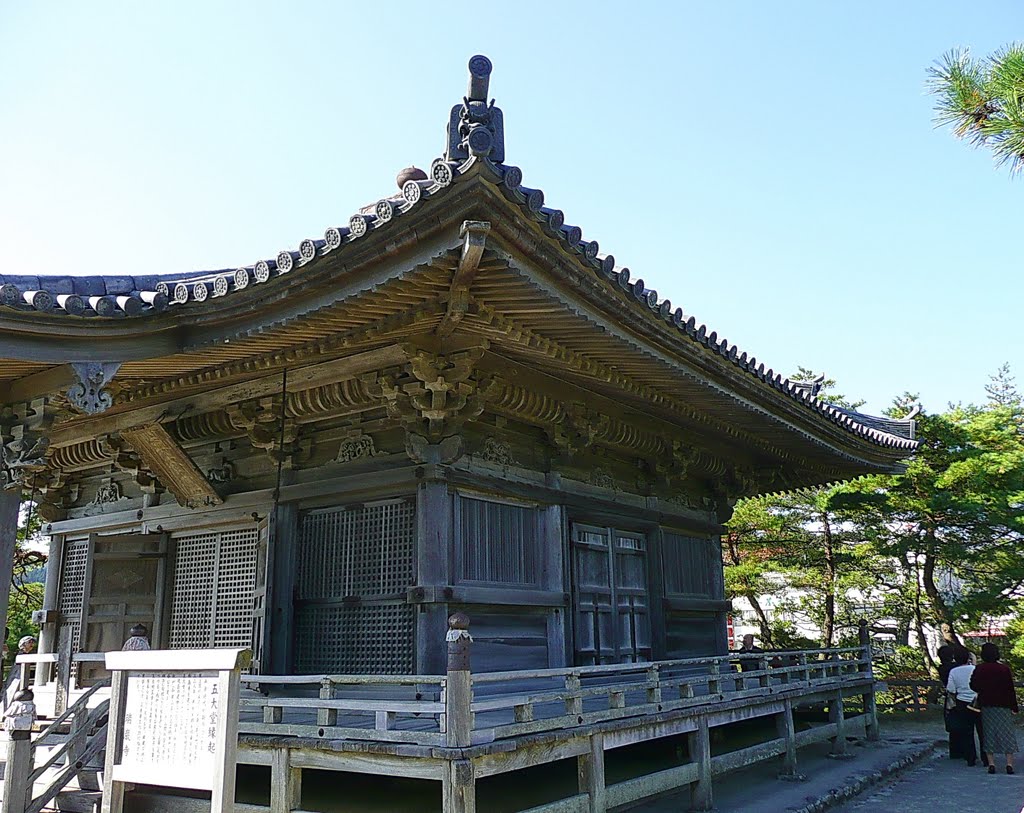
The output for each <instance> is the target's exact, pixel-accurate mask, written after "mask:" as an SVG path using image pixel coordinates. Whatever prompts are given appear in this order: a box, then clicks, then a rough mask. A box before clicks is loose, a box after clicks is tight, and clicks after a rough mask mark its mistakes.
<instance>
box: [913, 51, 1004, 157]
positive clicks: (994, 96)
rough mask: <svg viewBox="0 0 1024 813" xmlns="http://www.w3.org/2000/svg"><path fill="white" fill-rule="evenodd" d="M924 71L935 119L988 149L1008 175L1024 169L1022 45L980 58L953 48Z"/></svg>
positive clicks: (962, 137)
mask: <svg viewBox="0 0 1024 813" xmlns="http://www.w3.org/2000/svg"><path fill="white" fill-rule="evenodd" d="M928 73H929V79H928V85H929V89H930V91H931V92H932V93H933V94H934V95H935V96H936V97H937V100H936V104H935V122H936V124H937V125H939V126H951V127H952V128H953V133H954V135H956V137H957V138H961V139H964V140H965V141H967V142H968V143H970V144H972V145H973V146H976V147H985V148H988V149H991V150H992V154H993V156H994V157H995V159H996V163H997V164H998V165H1000V166H1002V165H1007V164H1008V165H1009V167H1010V172H1011V174H1015V173H1017V172H1020V171H1021V170H1022V169H1024V45H1021V44H1019V43H1013V44H1011V45H1007V46H1006V47H1004V48H1001V49H1000V50H998V51H996V52H995V53H993V54H991V55H990V56H988V57H985V58H984V59H972V58H971V52H970V50H969V49H966V48H965V49H956V50H953V51H950V52H949V53H947V54H945V55H944V56H943V57H942V58H941V59H940V60H938V61H937V62H936V63H935V65H934V66H933V67H932V68H930V69H929V71H928Z"/></svg>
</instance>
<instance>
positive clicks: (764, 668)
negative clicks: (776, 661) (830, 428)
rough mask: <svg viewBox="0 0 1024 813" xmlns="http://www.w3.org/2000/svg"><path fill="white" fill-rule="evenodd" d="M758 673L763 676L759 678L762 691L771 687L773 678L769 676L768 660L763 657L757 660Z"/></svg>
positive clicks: (758, 681) (758, 683)
mask: <svg viewBox="0 0 1024 813" xmlns="http://www.w3.org/2000/svg"><path fill="white" fill-rule="evenodd" d="M757 671H758V672H760V673H761V674H760V675H758V676H757V685H758V686H760V687H761V688H762V689H763V688H765V687H767V686H770V685H771V678H770V677H769V675H768V658H766V657H765V656H764V655H762V656H761V657H760V658H758V659H757Z"/></svg>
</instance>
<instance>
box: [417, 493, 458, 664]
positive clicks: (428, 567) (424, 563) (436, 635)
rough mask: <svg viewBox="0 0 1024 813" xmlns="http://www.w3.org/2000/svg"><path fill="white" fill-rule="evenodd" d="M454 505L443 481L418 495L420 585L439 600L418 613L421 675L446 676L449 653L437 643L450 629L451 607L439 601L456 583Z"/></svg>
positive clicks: (418, 659) (418, 564)
mask: <svg viewBox="0 0 1024 813" xmlns="http://www.w3.org/2000/svg"><path fill="white" fill-rule="evenodd" d="M452 503H453V500H452V495H451V494H449V493H448V484H447V483H446V482H444V481H443V480H431V481H427V482H423V483H420V486H419V488H418V489H417V491H416V584H417V586H419V587H424V588H427V589H426V590H425V592H427V593H430V594H431V595H432V597H433V598H434V599H435V600H433V601H427V602H425V603H423V604H420V605H419V610H418V612H417V613H416V640H417V642H418V644H417V646H416V671H417V672H418V673H419V674H421V675H443V674H444V672H445V651H444V649H443V648H441V647H439V646H437V645H436V642H437V641H440V640H441V639H442V638H444V636H445V632H446V630H447V629H448V626H447V618H448V604H447V603H445V602H444V601H437V600H436V598H437V593H438V592H439V591H440V590H443V589H444V588H445V587H447V586H448V585H449V584H450V583H451V581H454V580H453V579H451V578H450V577H451V572H450V570H451V564H452V560H453V558H454V557H453V551H452V547H453V545H454V540H455V525H454V519H453V505H452ZM429 588H436V589H435V590H429Z"/></svg>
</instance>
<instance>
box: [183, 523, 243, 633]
mask: <svg viewBox="0 0 1024 813" xmlns="http://www.w3.org/2000/svg"><path fill="white" fill-rule="evenodd" d="M175 541H176V548H177V554H176V558H175V568H174V585H173V589H172V591H171V634H170V646H171V648H172V649H190V648H198V649H202V648H206V647H234V646H239V647H242V646H250V645H251V643H252V624H253V600H254V593H255V589H256V559H257V545H258V541H259V540H258V532H257V530H256V529H255V528H251V529H245V530H238V531H224V532H207V533H198V534H188V535H184V536H180V537H177V538H176V539H175Z"/></svg>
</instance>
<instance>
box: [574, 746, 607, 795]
mask: <svg viewBox="0 0 1024 813" xmlns="http://www.w3.org/2000/svg"><path fill="white" fill-rule="evenodd" d="M576 769H577V776H578V780H579V789H580V793H586V794H587V795H588V796H589V797H590V800H589V803H588V804H589V807H588V808H587V811H588V813H605V812H606V811H607V810H608V801H607V795H606V792H605V779H604V735H603V734H594V735H592V736H591V737H590V752H589V753H586V754H581V755H580V756H578V757H576Z"/></svg>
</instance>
